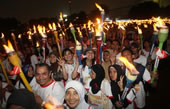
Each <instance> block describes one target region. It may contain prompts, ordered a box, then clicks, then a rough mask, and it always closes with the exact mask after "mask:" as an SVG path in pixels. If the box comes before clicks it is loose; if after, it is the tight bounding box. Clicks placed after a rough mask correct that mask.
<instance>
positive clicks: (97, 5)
mask: <svg viewBox="0 0 170 109" xmlns="http://www.w3.org/2000/svg"><path fill="white" fill-rule="evenodd" d="M95 5H96V7H97V8H98V9H99V10H100V11H104V9H102V7H101V6H100V5H99V4H97V3H95Z"/></svg>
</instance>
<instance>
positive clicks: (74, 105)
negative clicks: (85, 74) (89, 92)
mask: <svg viewBox="0 0 170 109" xmlns="http://www.w3.org/2000/svg"><path fill="white" fill-rule="evenodd" d="M84 96H85V89H84V87H83V85H82V84H81V83H80V82H79V81H76V80H72V81H69V82H68V83H67V84H66V87H65V100H66V104H67V107H68V108H69V109H92V108H91V107H90V106H89V105H88V104H87V103H86V102H85V100H84Z"/></svg>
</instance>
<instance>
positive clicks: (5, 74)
mask: <svg viewBox="0 0 170 109" xmlns="http://www.w3.org/2000/svg"><path fill="white" fill-rule="evenodd" d="M0 65H1V68H2V71H3V73H4V76H5V79H6V81H7V83H8V84H10V83H11V82H10V80H9V78H8V75H7V72H6V70H5V67H4V65H3V64H2V60H1V58H0Z"/></svg>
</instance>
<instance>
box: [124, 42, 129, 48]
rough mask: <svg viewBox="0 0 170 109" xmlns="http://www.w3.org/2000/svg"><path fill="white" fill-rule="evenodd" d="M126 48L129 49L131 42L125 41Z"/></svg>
mask: <svg viewBox="0 0 170 109" xmlns="http://www.w3.org/2000/svg"><path fill="white" fill-rule="evenodd" d="M124 46H125V47H126V48H128V47H129V40H124Z"/></svg>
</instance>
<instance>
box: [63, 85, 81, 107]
mask: <svg viewBox="0 0 170 109" xmlns="http://www.w3.org/2000/svg"><path fill="white" fill-rule="evenodd" d="M65 100H66V103H67V105H68V106H69V107H70V108H71V109H74V108H76V107H77V106H78V104H79V102H80V97H79V95H78V93H77V91H76V90H75V89H73V88H69V89H68V90H67V91H66V95H65Z"/></svg>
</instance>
